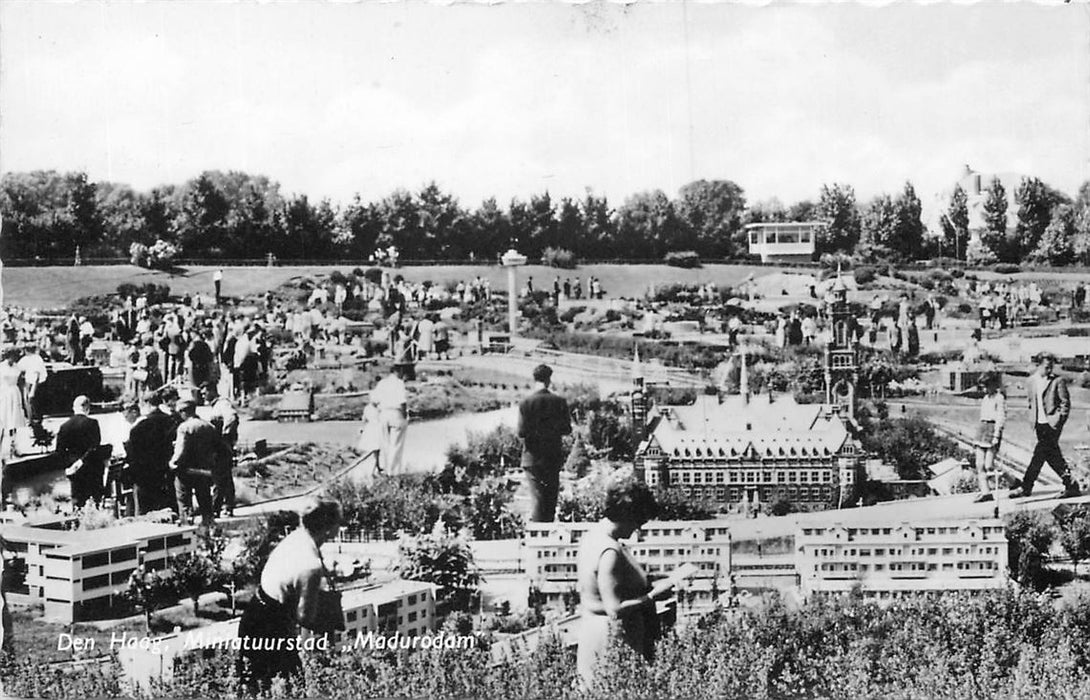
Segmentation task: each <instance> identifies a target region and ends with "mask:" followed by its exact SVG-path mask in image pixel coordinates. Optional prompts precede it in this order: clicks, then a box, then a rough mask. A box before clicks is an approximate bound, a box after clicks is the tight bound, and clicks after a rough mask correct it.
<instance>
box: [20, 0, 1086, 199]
mask: <svg viewBox="0 0 1090 700" xmlns="http://www.w3.org/2000/svg"><path fill="white" fill-rule="evenodd" d="M967 164H968V165H970V166H971V167H972V168H974V169H976V170H981V171H984V172H1015V173H1021V174H1027V175H1035V176H1038V177H1040V178H1041V179H1043V180H1044V181H1045V182H1047V183H1049V184H1051V185H1052V186H1054V187H1057V188H1058V189H1060V190H1062V191H1064V192H1067V193H1068V194H1072V195H1073V194H1074V193H1075V192H1076V191H1077V189H1078V187H1079V185H1080V184H1082V183H1083V182H1084V181H1086V180H1088V179H1090V6H1088V5H1085V4H1078V3H1073V4H1069V5H1053V6H1042V5H1037V4H1032V3H1015V4H1011V3H1004V4H999V3H995V2H992V3H987V2H985V3H977V4H971V5H965V4H927V5H919V4H907V3H900V4H888V5H885V6H880V7H876V6H866V5H860V4H813V3H811V4H775V5H766V6H753V5H745V4H735V3H727V2H702V3H694V2H684V3H683V2H660V3H643V2H639V3H631V4H616V3H602V2H596V3H586V4H568V3H560V2H537V3H507V4H491V5H484V4H443V5H440V4H430V3H423V2H385V3H374V2H337V3H334V2H321V0H314V1H313V2H295V3H286V2H284V3H278V2H262V3H256V2H213V1H211V0H208V1H204V2H193V1H190V0H175V1H174V2H169V3H168V2H163V1H161V0H150V1H146V2H142V3H134V2H92V1H90V0H83V1H80V2H63V3H62V2H51V1H49V0H33V1H32V2H21V1H18V0H0V170H2V171H4V172H10V171H25V170H36V169H56V170H62V171H71V170H84V171H86V172H87V173H88V175H89V177H90V178H91V179H92V180H96V181H115V182H124V183H128V184H130V185H132V186H133V187H135V188H137V189H140V190H146V189H149V188H151V187H153V186H156V185H160V184H166V183H176V184H180V183H182V182H184V181H186V180H188V179H190V178H192V177H195V176H196V175H197V174H199V173H200V172H201V171H203V170H213V169H219V170H243V171H247V172H250V173H254V174H264V175H267V176H269V177H270V178H272V179H274V180H276V181H278V182H280V183H281V190H282V192H283V193H285V194H289V193H300V194H306V195H308V196H310V197H312V198H321V197H329V198H331V199H332V200H333V201H334V202H339V203H347V202H348V201H350V200H351V198H352V197H353V196H354V195H355V194H357V193H358V194H359V195H360V196H361V197H362V198H363V199H364V200H365V201H372V200H377V199H379V198H381V197H383V196H386V195H387V194H389V193H390V192H392V191H393V190H394V189H396V188H406V189H409V190H418V189H419V188H420V187H422V186H423V185H424V184H426V183H428V182H430V181H433V180H434V181H435V182H437V183H438V184H439V186H440V187H441V188H442V189H444V190H445V191H448V192H451V193H453V194H454V195H455V196H457V197H458V198H459V200H460V201H461V202H462V203H463V204H464V205H466V206H469V207H475V206H477V205H478V204H479V203H480V202H481V201H482V200H483V199H485V198H486V197H491V196H495V197H496V198H497V199H498V200H499V201H500V202H501V203H506V202H507V201H509V200H510V198H512V197H518V198H520V199H524V200H525V199H528V198H529V197H530V195H532V194H539V193H541V192H543V191H548V192H549V193H550V194H552V195H553V196H554V198H555V197H561V196H576V197H579V196H582V195H583V194H584V193H585V192H586V190H587V189H590V190H592V191H594V192H595V193H598V194H605V195H607V196H608V197H609V199H610V201H611V202H614V203H619V202H620V201H622V200H623V199H624V198H625V197H627V196H629V195H631V194H633V193H636V192H640V191H646V190H654V189H661V190H663V191H664V192H666V193H667V194H668V195H670V196H674V195H676V194H677V191H678V189H679V188H680V187H681V186H682V185H684V184H685V183H687V182H691V181H693V180H697V179H727V180H732V181H734V182H735V183H737V184H738V185H740V186H741V187H742V188H743V189H744V190H745V192H746V196H747V199H748V200H749V201H750V202H757V201H764V200H768V199H771V198H773V197H775V198H778V199H779V200H780V201H781V202H784V203H785V204H791V203H793V202H797V201H800V200H803V199H817V198H818V196H819V193H820V190H821V186H822V185H823V184H830V183H834V182H835V183H844V184H848V185H851V186H853V187H854V188H855V191H856V193H857V196H858V198H859V200H860V201H866V200H867V199H869V198H871V197H873V196H875V195H877V194H881V193H890V194H895V193H897V192H899V191H900V190H901V188H902V187H903V185H904V183H905V181H906V180H908V181H911V182H912V183H913V184H914V186H915V187H916V190H917V192H918V193H919V194H920V195H921V198H923V199H925V200H927V199H928V198H929V197H930V196H931V195H932V194H933V193H936V192H939V191H941V190H944V189H948V188H949V187H951V186H952V184H953V182H954V181H955V180H956V179H957V178H958V177H959V176H960V174H961V171H962V169H963V168H964V166H965V165H967Z"/></svg>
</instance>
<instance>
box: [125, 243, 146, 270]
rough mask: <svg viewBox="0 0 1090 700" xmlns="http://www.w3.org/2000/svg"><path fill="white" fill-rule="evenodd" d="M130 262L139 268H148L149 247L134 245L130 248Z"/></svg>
mask: <svg viewBox="0 0 1090 700" xmlns="http://www.w3.org/2000/svg"><path fill="white" fill-rule="evenodd" d="M129 262H130V263H132V264H133V265H136V266H137V267H147V266H148V247H147V246H146V245H144V244H143V243H133V244H132V245H131V246H129Z"/></svg>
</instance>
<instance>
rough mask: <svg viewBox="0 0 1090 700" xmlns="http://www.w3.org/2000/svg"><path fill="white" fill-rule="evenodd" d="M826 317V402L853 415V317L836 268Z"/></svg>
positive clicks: (855, 364) (855, 370)
mask: <svg viewBox="0 0 1090 700" xmlns="http://www.w3.org/2000/svg"><path fill="white" fill-rule="evenodd" d="M829 319H830V322H831V324H832V331H833V333H832V338H831V339H830V340H829V344H828V345H826V346H825V403H826V404H828V405H830V406H833V407H836V408H838V409H839V410H841V411H842V412H843V414H844V415H847V416H849V417H852V418H854V417H855V388H856V385H857V384H858V383H859V365H858V361H857V358H856V348H855V317H854V316H853V315H852V312H851V309H849V308H848V288H847V287H846V286H845V285H844V280H843V278H842V277H841V276H840V269H839V268H838V269H837V271H836V281H835V282H834V283H833V301H832V305H831V307H830V309H829Z"/></svg>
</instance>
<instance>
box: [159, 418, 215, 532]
mask: <svg viewBox="0 0 1090 700" xmlns="http://www.w3.org/2000/svg"><path fill="white" fill-rule="evenodd" d="M176 410H177V412H178V415H179V416H181V418H182V423H181V425H179V426H178V430H177V432H176V433H175V437H174V454H173V455H172V456H171V458H170V464H169V468H170V473H171V474H172V475H173V477H174V497H175V500H176V501H177V504H178V520H179V523H180V524H182V525H188V524H189V522H190V521H191V519H192V509H193V498H194V497H196V499H197V508H198V510H199V512H200V515H201V524H202V525H211V524H212V467H213V465H214V464H215V462H216V460H217V459H218V458H219V442H220V436H219V433H218V432H216V429H215V428H213V427H212V424H211V423H208V422H207V421H204V420H201V419H200V418H198V417H197V403H196V401H194V400H193V399H192V398H190V397H185V398H180V399H178V403H177V404H176Z"/></svg>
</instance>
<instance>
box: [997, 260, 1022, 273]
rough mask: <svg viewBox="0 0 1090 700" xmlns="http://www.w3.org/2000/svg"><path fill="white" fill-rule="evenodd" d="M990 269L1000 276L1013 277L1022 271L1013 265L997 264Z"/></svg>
mask: <svg viewBox="0 0 1090 700" xmlns="http://www.w3.org/2000/svg"><path fill="white" fill-rule="evenodd" d="M992 269H993V270H995V271H996V272H998V273H999V274H1001V275H1013V274H1014V273H1016V272H1021V271H1022V268H1021V267H1020V266H1018V265H1015V264H1014V263H999V264H998V265H996V266H994V267H993V268H992Z"/></svg>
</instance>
